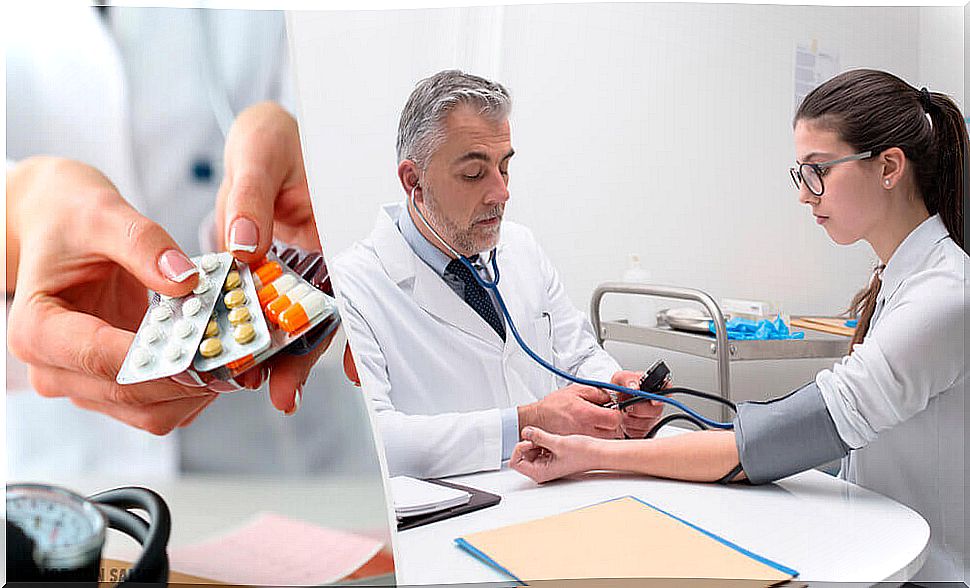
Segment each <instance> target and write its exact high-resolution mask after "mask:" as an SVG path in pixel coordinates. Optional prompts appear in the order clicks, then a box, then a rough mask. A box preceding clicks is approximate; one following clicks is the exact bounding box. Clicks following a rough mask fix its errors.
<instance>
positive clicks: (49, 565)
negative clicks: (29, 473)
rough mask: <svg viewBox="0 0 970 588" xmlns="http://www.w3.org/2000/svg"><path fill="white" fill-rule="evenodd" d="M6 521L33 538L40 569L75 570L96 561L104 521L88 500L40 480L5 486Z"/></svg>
mask: <svg viewBox="0 0 970 588" xmlns="http://www.w3.org/2000/svg"><path fill="white" fill-rule="evenodd" d="M7 521H8V522H9V523H11V524H13V525H15V526H16V527H18V528H19V529H20V530H21V531H23V533H24V534H25V535H26V536H27V537H28V538H30V540H31V541H32V542H33V559H34V562H35V563H36V565H37V567H38V568H39V569H40V570H65V571H67V570H75V569H81V568H87V567H90V566H92V565H97V562H98V561H99V560H100V558H101V548H102V547H103V546H104V540H105V530H106V527H107V525H106V521H105V518H104V515H102V514H101V511H100V510H98V508H97V507H96V506H95V505H94V504H93V503H91V502H89V501H88V500H86V499H84V498H83V497H82V496H79V495H77V494H75V493H73V492H70V491H68V490H64V489H63V488H57V487H53V486H47V485H43V484H14V485H10V486H7Z"/></svg>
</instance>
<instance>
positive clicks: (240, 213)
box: [224, 172, 281, 263]
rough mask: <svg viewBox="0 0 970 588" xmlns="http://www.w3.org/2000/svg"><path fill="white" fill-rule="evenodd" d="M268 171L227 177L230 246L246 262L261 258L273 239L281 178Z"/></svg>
mask: <svg viewBox="0 0 970 588" xmlns="http://www.w3.org/2000/svg"><path fill="white" fill-rule="evenodd" d="M274 175H275V174H271V173H266V172H242V173H239V174H237V175H236V176H235V177H231V178H229V177H227V179H226V181H227V184H228V192H227V195H226V204H225V217H224V218H225V219H226V220H227V224H226V227H227V228H226V234H225V243H226V247H227V249H228V250H229V251H230V252H232V254H233V255H234V256H235V257H236V258H237V259H240V260H242V261H244V262H246V263H252V262H255V261H257V260H258V259H261V258H262V257H263V256H264V255H266V252H267V251H268V250H269V247H270V244H271V241H272V238H273V210H274V207H275V202H276V195H277V193H278V192H279V189H280V184H281V180H277V179H275V178H274V177H273V176H274Z"/></svg>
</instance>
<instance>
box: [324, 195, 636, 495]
mask: <svg viewBox="0 0 970 588" xmlns="http://www.w3.org/2000/svg"><path fill="white" fill-rule="evenodd" d="M402 209H403V207H402V206H401V205H399V204H393V205H387V206H385V207H383V208H382V210H381V211H380V214H379V215H378V221H377V225H376V227H375V228H374V230H373V232H372V233H371V235H370V237H369V238H368V239H366V240H364V241H362V242H359V243H356V244H355V245H354V246H353V247H351V249H349V250H348V251H346V252H344V253H343V254H341V255H339V256H338V257H337V258H336V259H335V260H334V262H333V264H332V265H331V271H332V277H333V283H334V287H335V289H336V290H337V295H338V301H339V305H340V311H341V316H342V318H343V324H344V327H345V328H346V330H347V336H348V339H349V341H350V345H351V349H352V351H353V355H354V359H355V362H356V366H357V370H358V374H359V376H360V380H361V385H362V386H363V389H364V392H365V394H367V396H368V398H369V399H370V402H371V406H372V407H373V409H374V411H375V417H376V424H377V429H378V431H377V434H378V435H379V436H380V437H381V439H382V441H383V445H384V448H385V452H386V457H387V464H388V469H389V471H390V474H391V475H399V474H406V475H412V476H424V477H441V476H450V475H457V474H462V473H468V472H474V471H480V470H494V469H498V468H499V467H500V466H501V463H502V423H501V416H500V412H501V409H502V408H506V407H512V406H518V405H523V404H528V403H531V402H535V401H537V400H539V399H541V398H543V397H544V396H545V395H546V394H548V393H549V392H552V391H554V390H556V389H558V388H560V387H562V386H564V385H565V384H566V382H565V381H561V380H560V379H559V378H557V377H556V376H554V375H552V374H551V373H549V372H547V371H546V370H545V369H543V368H542V367H541V366H539V365H538V364H537V363H535V362H534V361H533V360H532V359H530V358H529V357H528V356H527V355H526V354H525V353H524V352H523V351H522V350H521V349H520V348H519V346H518V345H517V344H516V342H515V339H514V338H513V336H512V333H511V330H509V329H507V331H508V333H507V336H506V341H505V342H504V343H503V341H502V339H501V338H500V337H499V336H498V335H497V334H496V333H495V331H494V330H493V329H492V328H491V327H490V326H489V325H488V324H487V323H486V322H485V321H484V320H483V319H482V318H481V317H480V316H479V315H478V314H477V313H476V312H475V311H474V310H473V309H472V308H471V307H470V306H469V305H468V304H467V303H465V301H464V300H462V299H461V298H460V297H459V296H458V295H457V294H456V293H455V292H454V291H453V290H452V289H451V288H449V287H448V285H447V284H446V283H445V282H444V280H442V279H441V277H440V276H439V275H438V274H437V273H436V272H435V271H434V270H433V269H431V268H430V267H428V266H427V265H426V264H425V263H424V262H423V261H421V259H420V258H419V257H418V256H417V255H416V254H415V253H414V252H413V250H412V249H411V248H410V246H409V245H408V244H407V242H406V241H405V240H404V237H403V236H402V235H401V233H400V231H399V230H398V227H397V225H396V220H397V218H398V215H399V214H400V213H401V210H402ZM498 264H499V270H500V272H501V281H500V284H499V290H500V292H501V293H502V295H503V297H504V298H505V302H506V304H507V305H508V308H509V312H510V314H511V315H512V320H513V321H514V322H515V325H516V327H517V328H518V330H519V332H520V334H521V335H522V337H523V339H525V341H526V343H528V345H529V346H530V347H532V349H533V350H534V351H536V353H538V354H539V355H540V356H542V357H543V358H545V359H546V360H547V361H552V362H553V363H554V364H555V365H556V366H557V367H559V368H561V369H564V370H566V371H568V372H570V373H572V374H577V375H581V376H583V377H588V378H597V379H605V380H606V381H609V379H610V377H611V376H612V375H613V373H614V372H616V371H617V370H619V369H620V366H619V365H618V364H617V363H616V361H615V360H613V358H611V357H610V356H609V355H608V354H607V353H606V352H605V351H604V350H603V349H602V347H600V346H599V344H597V342H596V339H595V337H594V336H593V330H592V327H591V325H590V323H589V320H588V319H587V318H586V316H585V315H583V314H582V313H580V312H579V311H578V310H577V309H576V308H575V307H574V306H573V304H572V303H571V302H570V301H569V299H568V298H567V296H566V292H565V290H564V288H563V286H562V283H561V282H560V279H559V275H558V273H557V272H556V270H555V268H554V267H553V266H552V263H551V262H550V261H549V259H548V258H547V257H546V256H545V255H544V254H543V253H542V251H541V250H540V249H539V246H538V244H537V243H536V242H535V240H534V238H533V236H532V234H531V233H530V232H529V231H528V229H526V228H525V227H522V226H520V225H516V224H514V223H511V222H505V223H503V225H502V236H501V239H500V242H499V246H498Z"/></svg>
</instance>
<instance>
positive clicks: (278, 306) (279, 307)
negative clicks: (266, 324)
mask: <svg viewBox="0 0 970 588" xmlns="http://www.w3.org/2000/svg"><path fill="white" fill-rule="evenodd" d="M311 292H313V286H311V285H310V284H297V285H296V286H295V287H294V288H293V289H292V290H290V291H289V292H287V293H286V294H284V295H282V296H280V297H278V298H276V300H273V301H272V302H270V303H269V304H267V305H266V312H265V313H264V314H266V318H267V319H269V320H270V322H272V323H276V324H279V322H280V315H281V314H282V313H283V311H285V310H286V309H287V308H289V307H290V306H292V305H293V303H295V302H299V301H300V299H301V298H303V297H304V296H306V295H307V294H309V293H311Z"/></svg>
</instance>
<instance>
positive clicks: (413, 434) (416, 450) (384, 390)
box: [338, 296, 502, 478]
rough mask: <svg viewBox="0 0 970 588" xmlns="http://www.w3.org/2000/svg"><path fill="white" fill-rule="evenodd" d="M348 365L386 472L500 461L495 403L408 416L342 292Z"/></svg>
mask: <svg viewBox="0 0 970 588" xmlns="http://www.w3.org/2000/svg"><path fill="white" fill-rule="evenodd" d="M338 304H339V305H340V316H341V319H342V321H343V325H344V328H345V329H346V332H347V338H348V339H349V340H350V346H351V350H352V353H353V356H354V364H355V365H356V367H357V374H358V376H359V377H360V382H361V386H362V388H363V390H364V393H365V394H366V395H367V399H368V403H369V404H370V407H371V408H372V409H373V410H374V420H375V422H376V423H377V428H378V431H376V432H375V433H376V434H377V436H378V439H379V440H380V442H381V443H382V444H383V446H384V452H385V456H386V459H387V467H388V472H389V474H390V475H391V476H398V475H407V476H412V477H418V478H440V477H444V476H455V475H458V474H467V473H471V472H478V471H484V470H497V469H499V468H500V467H501V465H502V417H501V410H500V409H498V408H495V409H489V410H480V411H473V412H462V413H444V414H437V415H409V414H405V413H403V412H401V411H398V410H396V409H395V407H394V403H393V402H392V401H391V383H390V378H389V376H388V372H387V364H386V362H385V360H384V354H383V352H382V351H381V346H380V344H379V343H378V340H377V337H376V336H375V334H374V332H373V330H372V329H371V328H370V326H369V325H368V323H367V320H366V318H365V317H364V316H362V314H361V313H360V312H359V311H358V310H357V308H356V307H355V306H354V304H353V303H352V302H351V301H350V300H348V299H347V297H346V296H340V297H338Z"/></svg>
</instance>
